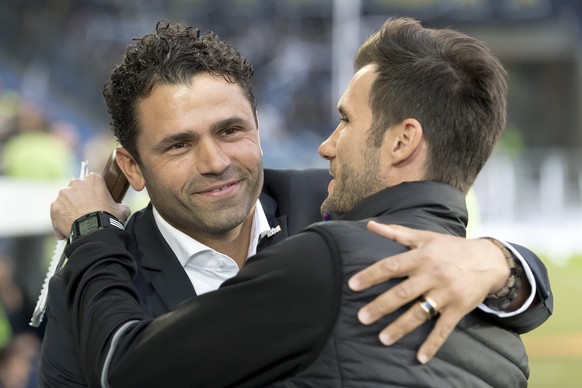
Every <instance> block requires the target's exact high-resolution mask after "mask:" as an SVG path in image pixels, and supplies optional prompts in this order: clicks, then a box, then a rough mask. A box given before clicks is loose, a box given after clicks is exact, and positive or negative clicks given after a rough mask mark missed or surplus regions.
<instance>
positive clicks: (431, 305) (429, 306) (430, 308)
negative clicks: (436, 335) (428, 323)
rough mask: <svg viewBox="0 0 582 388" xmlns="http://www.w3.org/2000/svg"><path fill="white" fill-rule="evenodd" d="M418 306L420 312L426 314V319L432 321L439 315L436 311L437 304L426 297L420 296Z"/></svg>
mask: <svg viewBox="0 0 582 388" xmlns="http://www.w3.org/2000/svg"><path fill="white" fill-rule="evenodd" d="M418 304H419V305H420V308H422V310H423V311H424V312H425V313H426V318H427V319H433V318H434V317H436V316H437V315H438V314H439V312H438V311H437V304H436V303H435V301H434V300H432V299H431V298H429V297H428V296H421V297H420V298H419V299H418Z"/></svg>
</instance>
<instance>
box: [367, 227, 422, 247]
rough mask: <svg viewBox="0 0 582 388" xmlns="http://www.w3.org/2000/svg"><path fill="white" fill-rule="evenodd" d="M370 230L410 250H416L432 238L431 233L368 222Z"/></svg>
mask: <svg viewBox="0 0 582 388" xmlns="http://www.w3.org/2000/svg"><path fill="white" fill-rule="evenodd" d="M368 230H370V231H371V232H374V233H376V234H378V235H380V236H382V237H385V238H388V239H390V240H392V241H395V242H397V243H399V244H402V245H406V246H407V247H409V248H416V247H417V246H419V245H420V244H422V243H423V242H424V240H426V239H428V238H429V237H430V232H426V231H421V230H416V229H411V228H407V227H405V226H402V225H386V224H380V223H378V222H376V221H370V222H368Z"/></svg>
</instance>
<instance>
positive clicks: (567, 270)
mask: <svg viewBox="0 0 582 388" xmlns="http://www.w3.org/2000/svg"><path fill="white" fill-rule="evenodd" d="M390 16H412V17H415V18H417V19H419V20H421V21H422V22H423V23H424V24H425V25H427V26H433V27H452V28H455V29H458V30H461V31H463V32H465V33H467V34H469V35H472V36H474V37H477V38H479V39H482V40H484V41H485V42H487V43H488V45H489V46H490V47H491V48H492V50H493V51H494V52H495V53H496V54H497V55H498V56H499V57H500V59H501V61H502V62H503V63H504V65H505V66H506V68H507V70H508V71H509V74H510V78H509V80H510V92H509V120H508V126H507V130H506V133H505V135H504V137H503V139H502V141H501V142H500V144H499V145H498V147H497V148H496V151H495V153H494V155H493V156H492V158H491V159H490V161H489V162H488V163H487V165H486V167H485V169H484V170H483V172H482V173H481V175H480V177H479V178H478V180H477V182H476V184H475V186H474V188H473V190H472V192H471V193H470V196H469V204H470V207H471V221H470V234H471V235H472V236H483V235H492V236H496V237H500V238H502V239H505V240H509V241H512V242H516V243H519V244H522V245H526V246H528V247H529V248H531V249H532V250H534V251H535V252H536V253H538V254H539V255H540V256H541V257H542V258H543V259H544V261H545V263H546V265H547V266H548V268H549V272H550V278H551V279H552V284H553V290H554V294H555V299H556V300H555V304H556V307H555V314H554V316H553V317H552V318H551V319H550V320H549V321H548V323H546V324H545V325H544V326H542V327H541V328H539V329H538V330H536V331H535V332H534V333H531V334H528V335H526V336H524V341H525V342H526V345H527V347H528V351H529V353H530V359H531V369H532V372H531V379H530V381H531V384H530V386H531V387H574V386H579V381H580V379H581V378H582V373H580V372H579V371H578V369H579V367H578V366H579V365H580V362H582V328H581V325H580V322H581V321H582V314H581V313H580V312H579V310H578V309H577V308H576V306H579V304H580V303H579V302H578V300H577V298H576V295H577V294H578V293H580V292H581V291H582V282H581V281H580V279H582V260H581V258H582V233H581V232H582V152H581V150H582V109H581V93H582V29H581V26H582V1H578V0H335V1H334V0H231V1H227V0H224V1H216V0H167V1H162V0H153V1H140V0H75V1H71V0H2V1H1V3H0V301H1V302H2V304H1V305H0V387H35V386H37V384H36V375H35V374H36V370H37V366H38V358H37V357H38V349H39V347H40V344H41V341H42V330H43V328H42V327H41V328H39V329H31V328H30V327H29V326H28V321H29V319H30V314H31V312H32V308H33V307H34V304H35V303H36V298H37V295H38V292H39V291H40V287H41V285H42V280H43V277H44V273H45V271H46V268H47V265H48V261H49V260H50V257H51V254H52V249H53V246H54V240H53V236H52V229H51V225H50V217H49V206H50V202H51V201H52V200H54V199H55V198H56V195H57V192H58V189H59V188H60V187H61V186H63V185H65V184H66V183H67V182H68V181H69V180H70V179H71V178H73V177H75V176H77V175H78V173H79V163H80V161H81V160H85V159H87V160H88V161H89V167H90V169H91V170H94V171H101V168H102V166H103V165H104V163H105V160H106V158H107V157H108V155H109V154H110V152H111V150H112V149H113V147H114V146H115V142H114V140H113V138H112V135H111V133H110V131H109V129H108V117H107V113H106V109H105V104H104V102H103V98H102V95H101V91H102V86H103V84H104V82H105V81H106V80H107V78H108V76H109V72H110V71H111V69H112V68H113V66H114V65H115V64H117V63H118V62H119V61H120V59H121V56H122V53H123V50H124V48H125V47H126V46H127V45H128V43H129V42H130V41H131V39H132V38H133V37H138V36H140V35H143V34H146V33H149V32H152V31H153V29H154V26H155V25H156V22H157V21H159V20H169V21H175V22H183V23H187V24H190V25H193V26H195V27H198V28H199V29H201V30H202V31H207V30H212V31H214V32H216V33H217V34H218V35H219V36H221V37H222V38H223V39H226V40H229V41H231V42H232V43H234V45H235V46H236V47H237V48H238V49H239V50H240V51H241V52H242V54H243V55H244V56H245V57H246V58H248V59H249V60H250V61H251V62H252V63H253V64H254V66H255V94H256V97H257V100H258V109H259V119H260V123H261V139H262V142H263V150H264V153H265V166H266V167H273V168H290V167H294V168H304V167H324V168H326V167H327V164H326V163H325V162H324V161H323V160H321V159H319V158H318V156H317V147H318V145H319V144H320V143H321V141H323V140H324V139H325V137H326V136H327V135H329V133H331V131H332V130H333V129H334V128H335V125H336V123H337V113H336V109H335V104H336V101H337V99H338V97H339V96H340V95H341V93H342V92H343V90H344V88H345V87H346V85H347V83H348V81H349V79H350V78H351V75H352V59H353V56H354V53H355V50H356V49H357V47H358V46H359V45H360V44H361V43H362V41H363V40H364V39H365V38H366V37H367V36H369V35H370V33H372V32H373V31H375V30H377V29H378V28H379V27H380V26H381V25H382V23H383V22H384V21H385V20H386V18H387V17H390ZM128 201H129V202H130V204H133V205H134V210H137V209H138V208H139V207H140V206H141V205H142V204H143V203H144V202H145V201H147V198H144V197H143V194H142V195H139V194H137V193H133V192H130V193H129V197H128Z"/></svg>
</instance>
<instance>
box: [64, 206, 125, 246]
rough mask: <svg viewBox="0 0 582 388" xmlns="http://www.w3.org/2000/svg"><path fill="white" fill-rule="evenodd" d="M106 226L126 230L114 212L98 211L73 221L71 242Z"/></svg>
mask: <svg viewBox="0 0 582 388" xmlns="http://www.w3.org/2000/svg"><path fill="white" fill-rule="evenodd" d="M104 228H118V229H121V230H125V228H124V227H123V224H122V223H121V221H119V220H118V219H117V218H116V217H115V216H114V215H113V214H110V213H107V212H104V211H96V212H93V213H89V214H85V215H84V216H83V217H80V218H77V219H76V220H75V222H73V228H72V230H71V236H70V237H69V242H71V243H72V242H73V241H75V240H77V239H78V238H79V237H82V236H86V235H88V234H89V233H93V232H94V231H96V230H99V229H104Z"/></svg>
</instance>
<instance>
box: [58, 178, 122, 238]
mask: <svg viewBox="0 0 582 388" xmlns="http://www.w3.org/2000/svg"><path fill="white" fill-rule="evenodd" d="M98 210H101V211H106V212H108V213H111V214H113V215H114V216H116V217H117V218H118V219H119V220H120V221H121V222H125V220H127V218H128V217H129V215H130V213H131V212H130V209H129V206H127V205H126V204H123V203H117V202H115V201H114V200H113V198H112V197H111V194H110V193H109V191H108V190H107V186H106V185H105V181H104V180H103V177H101V175H99V174H96V173H90V174H89V175H87V176H86V177H85V178H84V179H73V180H72V181H71V182H70V183H69V186H68V187H65V188H64V189H61V190H60V191H59V195H58V197H57V199H56V200H55V201H54V202H53V203H52V204H51V220H52V223H53V229H54V230H55V233H56V235H57V238H58V239H59V240H60V239H64V238H66V237H67V236H68V235H69V234H70V233H71V227H72V225H73V222H74V221H75V220H76V219H77V218H79V217H81V216H83V215H85V214H88V213H91V212H94V211H98Z"/></svg>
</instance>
